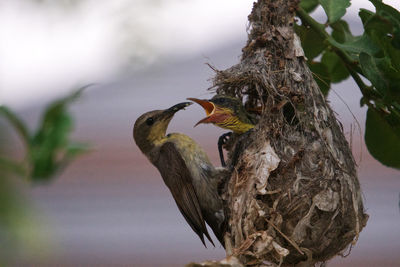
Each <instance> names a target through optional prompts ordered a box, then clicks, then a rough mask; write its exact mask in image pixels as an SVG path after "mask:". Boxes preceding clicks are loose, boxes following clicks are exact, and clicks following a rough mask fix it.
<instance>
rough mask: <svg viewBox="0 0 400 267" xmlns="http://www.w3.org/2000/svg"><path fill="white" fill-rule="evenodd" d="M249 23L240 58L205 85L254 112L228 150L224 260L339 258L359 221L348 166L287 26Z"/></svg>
mask: <svg viewBox="0 0 400 267" xmlns="http://www.w3.org/2000/svg"><path fill="white" fill-rule="evenodd" d="M259 2H263V1H259ZM255 8H258V9H259V10H262V7H260V6H257V5H255ZM269 8H271V7H270V6H269ZM256 11H257V10H256ZM256 11H255V10H254V9H253V12H252V15H251V16H255V15H257V13H255V12H256ZM251 16H250V18H249V19H250V21H252V20H251ZM251 26H252V27H253V29H252V34H253V36H252V35H251V34H250V36H249V41H248V43H247V46H246V47H245V48H244V50H243V51H244V55H243V58H242V60H241V62H240V63H239V64H237V65H235V66H233V67H231V68H229V69H227V70H224V71H219V70H215V69H214V70H215V71H216V76H215V78H214V80H213V87H212V89H213V90H215V91H216V93H218V94H226V95H231V96H235V97H238V98H240V99H242V100H243V103H244V104H245V106H246V108H247V109H248V110H250V111H251V110H257V109H261V110H262V113H261V115H259V122H258V124H257V126H256V127H255V129H254V130H251V131H250V132H248V133H246V134H245V135H242V136H236V137H234V138H232V139H231V144H230V146H228V150H229V151H230V153H229V159H230V167H231V171H232V173H231V177H230V179H229V180H228V181H227V183H226V184H225V188H224V189H223V197H224V199H225V204H226V213H227V214H228V218H229V222H228V224H229V228H230V229H229V230H228V232H229V234H228V236H229V238H228V239H229V241H230V242H231V244H228V245H227V248H228V254H231V255H233V256H236V257H237V258H239V259H240V261H241V262H242V263H244V264H246V265H255V266H260V265H263V264H266V263H267V262H268V263H269V264H271V263H272V264H274V265H295V264H299V263H302V264H304V265H305V266H312V265H315V264H317V263H320V262H324V261H326V260H328V259H330V258H332V257H333V256H335V255H338V254H342V253H343V252H344V250H345V249H346V248H348V247H349V245H351V244H354V243H355V242H356V241H357V238H358V235H359V233H360V231H361V229H362V228H363V227H364V226H365V225H366V222H367V219H368V215H366V214H365V213H364V208H363V203H362V198H361V192H360V185H359V182H358V179H357V173H356V168H355V162H354V159H353V156H352V154H351V151H350V149H349V146H348V143H347V141H346V139H345V137H344V135H343V132H342V129H341V127H340V126H339V124H338V122H337V120H336V118H335V116H334V114H333V112H332V110H331V108H330V107H329V106H328V104H327V103H326V101H325V99H324V97H323V95H322V94H321V92H320V90H319V88H318V86H317V85H316V83H315V81H314V80H313V78H312V74H311V73H310V71H309V70H308V67H307V66H306V63H305V58H304V54H303V53H302V49H301V47H300V45H299V42H298V39H297V38H296V37H295V35H294V33H293V32H292V27H290V25H289V27H288V28H284V27H282V28H280V29H279V28H277V27H276V28H268V29H265V28H263V29H262V30H260V29H257V27H258V26H259V25H254V22H253V25H251ZM260 32H262V34H260ZM283 35H286V37H285V38H282V36H283ZM279 36H280V37H279ZM260 38H263V40H262V41H263V42H258V41H259V39H260ZM257 42H258V43H259V44H260V43H261V45H259V44H257ZM282 47H283V48H282ZM285 49H286V50H285ZM286 51H292V52H286ZM293 51H294V52H293ZM290 53H291V54H290ZM288 55H289V56H288ZM282 58H283V59H282Z"/></svg>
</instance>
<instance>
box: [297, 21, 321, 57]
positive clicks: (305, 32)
mask: <svg viewBox="0 0 400 267" xmlns="http://www.w3.org/2000/svg"><path fill="white" fill-rule="evenodd" d="M295 31H296V33H297V35H298V36H299V37H300V40H301V46H302V47H303V49H304V53H305V55H306V57H307V59H308V60H312V59H313V58H315V57H317V56H318V55H319V54H321V52H322V51H324V50H325V49H326V48H327V44H326V43H325V42H324V41H325V40H324V39H323V38H322V37H321V36H320V35H319V34H318V33H317V32H316V31H315V30H313V29H312V28H310V27H308V26H306V25H302V26H298V25H295Z"/></svg>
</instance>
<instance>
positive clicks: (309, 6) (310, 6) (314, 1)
mask: <svg viewBox="0 0 400 267" xmlns="http://www.w3.org/2000/svg"><path fill="white" fill-rule="evenodd" d="M318 5H319V3H318V0H301V2H300V7H301V8H302V9H304V11H306V12H307V13H310V12H312V11H313V10H315V9H316V8H317V6H318Z"/></svg>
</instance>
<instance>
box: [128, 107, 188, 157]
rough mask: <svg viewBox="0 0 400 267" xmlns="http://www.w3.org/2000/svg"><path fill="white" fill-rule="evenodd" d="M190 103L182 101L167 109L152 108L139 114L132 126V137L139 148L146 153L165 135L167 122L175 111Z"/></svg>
mask: <svg viewBox="0 0 400 267" xmlns="http://www.w3.org/2000/svg"><path fill="white" fill-rule="evenodd" d="M191 104H192V103H191V102H183V103H179V104H176V105H174V106H172V107H170V108H168V109H164V110H153V111H149V112H146V113H144V114H143V115H141V116H140V117H139V118H138V119H137V120H136V122H135V126H134V127H133V138H134V139H135V142H136V144H137V146H138V147H139V148H140V150H141V151H142V152H143V153H144V154H147V153H148V152H149V151H150V150H151V148H152V147H153V146H154V145H157V142H158V141H160V140H162V139H163V138H164V137H165V133H166V131H167V128H168V125H169V122H170V121H171V119H172V117H173V116H174V115H175V113H176V112H177V111H179V110H181V109H184V108H185V107H187V106H189V105H191Z"/></svg>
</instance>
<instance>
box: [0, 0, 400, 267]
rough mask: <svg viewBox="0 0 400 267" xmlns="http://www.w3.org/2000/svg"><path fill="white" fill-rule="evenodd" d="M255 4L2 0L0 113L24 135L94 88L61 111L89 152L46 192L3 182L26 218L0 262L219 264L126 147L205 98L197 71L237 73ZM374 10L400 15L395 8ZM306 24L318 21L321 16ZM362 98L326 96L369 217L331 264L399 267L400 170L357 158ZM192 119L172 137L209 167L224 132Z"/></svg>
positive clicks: (9, 135) (3, 133)
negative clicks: (185, 141)
mask: <svg viewBox="0 0 400 267" xmlns="http://www.w3.org/2000/svg"><path fill="white" fill-rule="evenodd" d="M252 2H253V1H251V0H241V1H239V0H235V1H233V0H219V1H212V0H191V1H189V0H134V1H131V0H117V1H95V0H80V1H79V0H57V1H55V0H53V1H52V0H25V1H22V0H21V1H19V0H13V1H11V0H2V1H0V40H1V41H0V104H5V105H7V106H9V107H11V108H12V109H14V110H16V111H17V113H18V115H20V116H21V117H22V118H23V119H24V121H25V122H26V123H27V124H28V126H29V127H30V129H34V128H36V127H37V125H38V123H39V118H40V114H41V113H42V112H43V109H44V108H45V106H46V105H47V104H49V103H50V102H51V101H52V100H54V99H56V98H58V97H61V96H64V95H66V94H68V93H70V92H71V91H72V90H75V89H77V88H78V87H80V86H82V85H86V84H90V83H94V85H93V86H92V87H90V88H88V89H86V90H85V91H84V92H83V94H82V96H81V97H80V98H79V99H78V101H76V102H75V103H74V104H73V105H72V106H71V109H70V110H71V112H72V114H73V116H74V118H75V130H74V133H73V139H74V140H78V141H81V142H86V143H89V144H90V146H91V150H90V152H89V153H86V154H84V155H83V156H80V157H79V158H78V159H77V160H76V161H74V162H73V163H72V164H71V165H70V166H69V167H68V168H66V169H65V171H64V172H62V173H61V175H59V176H58V177H56V178H55V179H54V180H53V181H52V182H50V183H47V184H42V185H41V184H39V185H31V184H29V183H26V182H24V181H18V182H16V184H14V183H13V185H12V186H13V187H15V190H18V192H19V193H18V195H17V199H18V201H19V203H20V205H23V206H24V207H23V208H22V209H21V210H22V212H21V217H23V218H24V219H23V220H22V219H21V220H18V223H17V224H18V230H16V231H15V233H16V234H17V235H18V238H19V240H20V241H19V242H20V244H19V246H18V249H15V248H13V249H10V250H9V251H6V253H5V252H4V251H3V253H2V257H4V259H2V260H0V263H1V262H2V261H3V262H6V263H8V264H11V265H12V264H14V265H36V266H38V265H56V264H57V265H71V266H72V265H129V266H183V265H184V264H185V263H188V262H190V261H202V260H206V259H221V258H223V257H224V251H223V249H222V248H221V247H220V246H217V247H216V248H213V247H212V245H211V244H209V246H208V247H209V248H208V249H205V248H204V247H203V246H202V244H201V242H200V241H199V239H198V237H197V236H196V235H195V234H194V233H193V232H192V230H191V229H190V227H189V226H188V225H187V224H186V222H185V221H184V219H183V217H182V216H181V215H180V213H179V211H178V209H177V207H176V206H175V203H174V201H173V199H172V197H171V195H170V193H169V191H168V189H167V188H166V186H165V185H164V184H163V181H162V179H161V177H160V175H159V173H158V172H157V170H156V169H155V168H154V167H153V166H152V165H151V164H150V163H149V162H148V161H147V159H146V158H145V157H144V156H143V155H142V154H141V153H140V151H139V150H138V148H137V147H136V145H135V144H134V142H133V139H132V127H133V123H134V121H135V120H136V118H137V117H138V116H139V115H141V114H142V113H144V112H147V111H150V110H153V109H164V108H167V107H170V106H172V105H174V104H176V103H178V102H181V101H184V100H185V99H186V98H187V97H197V98H209V97H211V95H212V94H211V93H210V92H209V91H207V88H209V87H210V86H211V85H212V84H211V81H210V78H212V77H213V71H212V70H211V69H210V68H209V67H208V66H207V65H206V64H205V63H210V64H211V65H213V66H215V67H216V68H217V69H225V68H228V67H230V66H232V65H233V64H236V63H237V62H238V61H239V59H240V55H241V48H242V47H243V46H244V44H245V42H246V38H247V33H246V29H247V15H248V14H249V13H250V11H251V7H252ZM385 3H387V4H390V5H392V6H394V7H395V8H397V9H400V3H399V2H398V1H397V0H392V1H385ZM361 7H362V8H368V9H371V10H373V6H372V5H371V4H370V3H369V2H368V1H363V0H359V1H355V0H353V1H352V6H351V7H350V8H349V9H348V13H347V14H346V16H345V19H347V20H348V21H349V23H350V25H351V29H352V31H353V33H356V34H357V33H360V32H361V24H360V20H359V18H358V16H357V13H358V10H359V8H361ZM313 15H314V16H315V17H316V18H318V20H320V21H324V20H325V19H326V18H325V17H323V12H321V10H316V11H315V13H314V14H313ZM360 97H361V94H360V93H359V91H358V88H357V87H356V86H355V84H354V83H353V82H352V81H345V82H343V83H340V84H337V85H334V86H333V90H331V91H330V95H329V97H328V101H329V102H330V105H331V106H332V108H333V109H334V110H335V112H336V113H337V117H338V118H339V120H340V121H341V122H342V124H343V126H344V129H345V133H346V137H347V138H348V140H349V142H350V143H351V146H352V149H353V154H354V157H355V159H356V161H357V163H358V165H359V169H358V171H359V179H360V182H361V186H362V190H363V197H364V203H365V208H366V210H367V213H368V214H369V215H370V219H369V221H368V224H367V227H366V228H365V229H364V230H363V231H362V233H361V235H360V238H359V241H358V243H357V244H356V246H355V247H353V249H352V251H351V254H350V255H349V256H348V257H346V258H339V257H338V258H336V259H334V260H332V261H331V262H329V263H328V266H400V255H399V253H398V252H399V250H400V213H399V194H400V172H399V171H396V170H394V169H390V168H386V167H384V166H383V165H381V164H380V163H378V162H377V161H376V160H374V159H373V158H372V157H371V156H370V155H369V153H368V151H367V149H366V148H365V145H364V141H363V130H364V124H365V112H366V110H365V109H364V108H360V105H359V100H360ZM203 117H204V111H203V110H202V109H201V107H200V106H198V105H193V106H191V107H189V108H188V109H187V110H186V111H181V112H179V113H177V114H176V116H175V119H174V120H173V121H172V123H171V125H170V127H169V131H174V132H175V131H176V132H182V133H185V134H188V135H189V136H191V137H192V138H193V139H195V140H196V141H197V142H198V143H200V144H201V145H202V147H203V148H204V149H205V150H206V151H207V153H208V154H209V156H210V158H211V159H212V161H213V162H214V163H215V165H219V161H218V155H217V147H216V141H217V138H218V136H219V135H221V134H222V133H223V131H222V130H220V129H217V128H216V127H213V126H211V125H199V126H198V127H196V128H193V125H194V124H195V123H196V122H197V121H198V120H199V119H201V118H203ZM358 125H360V128H359V127H358ZM0 127H1V128H0V146H1V149H2V151H3V152H4V151H5V153H7V154H8V155H10V156H11V157H14V158H18V157H21V155H23V153H24V151H23V149H24V146H23V144H22V143H21V140H20V139H19V137H18V136H17V134H16V133H15V132H14V131H13V130H12V128H11V127H10V125H8V124H7V123H5V121H4V120H0ZM1 185H2V184H0V187H1ZM4 188H5V187H4ZM3 191H4V190H1V188H0V198H1V200H4V199H6V198H5V197H4V196H5V195H6V194H7V192H3ZM0 208H4V206H2V205H0ZM0 233H2V234H4V229H0ZM10 240H12V238H10V239H5V240H0V244H1V243H2V245H3V246H4V245H5V246H7V245H8V243H7V242H12V241H10Z"/></svg>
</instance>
